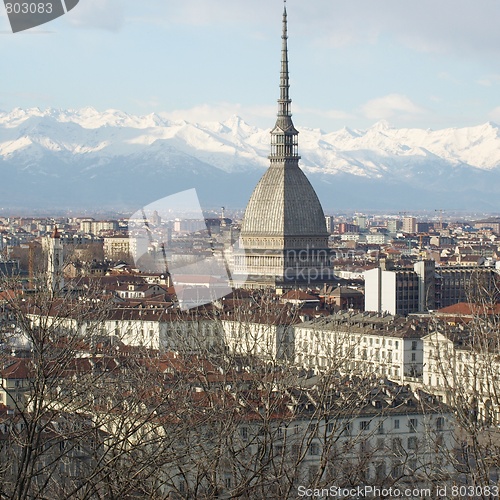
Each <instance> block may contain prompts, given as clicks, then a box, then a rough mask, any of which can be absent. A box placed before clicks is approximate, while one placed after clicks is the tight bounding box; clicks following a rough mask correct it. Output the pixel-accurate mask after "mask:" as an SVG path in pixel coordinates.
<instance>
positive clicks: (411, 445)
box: [408, 436, 417, 450]
mask: <svg viewBox="0 0 500 500" xmlns="http://www.w3.org/2000/svg"><path fill="white" fill-rule="evenodd" d="M408 449H409V450H416V449H417V437H416V436H410V437H409V438H408Z"/></svg>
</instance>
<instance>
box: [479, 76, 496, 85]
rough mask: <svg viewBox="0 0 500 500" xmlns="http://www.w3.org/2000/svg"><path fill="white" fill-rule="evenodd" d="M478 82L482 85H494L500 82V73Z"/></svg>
mask: <svg viewBox="0 0 500 500" xmlns="http://www.w3.org/2000/svg"><path fill="white" fill-rule="evenodd" d="M476 83H477V84H478V85H481V86H482V87H492V86H493V85H498V84H500V75H490V76H487V77H485V78H481V79H480V80H477V82H476Z"/></svg>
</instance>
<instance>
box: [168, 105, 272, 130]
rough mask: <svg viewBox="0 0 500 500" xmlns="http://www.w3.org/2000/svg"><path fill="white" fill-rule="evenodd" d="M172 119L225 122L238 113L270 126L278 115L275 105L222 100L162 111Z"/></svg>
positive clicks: (258, 123)
mask: <svg viewBox="0 0 500 500" xmlns="http://www.w3.org/2000/svg"><path fill="white" fill-rule="evenodd" d="M161 115H162V116H164V117H166V118H168V119H170V120H186V121H188V122H192V123H203V122H223V121H225V120H227V119H228V118H229V117H230V116H233V115H238V116H240V117H241V118H243V119H244V120H245V121H246V122H248V123H250V124H251V125H257V126H263V127H269V126H270V125H271V124H272V119H273V118H274V117H275V116H276V108H275V106H242V105H241V104H235V103H228V102H221V103H217V104H214V105H212V104H200V105H199V106H194V107H192V108H189V109H176V110H172V111H166V112H162V113H161Z"/></svg>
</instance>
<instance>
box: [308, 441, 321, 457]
mask: <svg viewBox="0 0 500 500" xmlns="http://www.w3.org/2000/svg"><path fill="white" fill-rule="evenodd" d="M309 455H319V444H318V443H311V444H310V445H309Z"/></svg>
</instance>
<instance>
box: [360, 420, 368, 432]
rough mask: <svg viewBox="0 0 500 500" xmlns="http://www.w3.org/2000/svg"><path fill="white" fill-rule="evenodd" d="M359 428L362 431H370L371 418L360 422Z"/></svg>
mask: <svg viewBox="0 0 500 500" xmlns="http://www.w3.org/2000/svg"><path fill="white" fill-rule="evenodd" d="M359 430H360V431H368V430H370V421H369V420H362V421H361V422H360V423H359Z"/></svg>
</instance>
